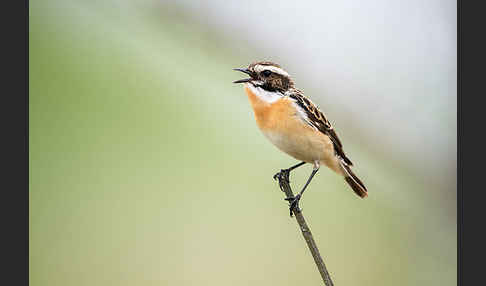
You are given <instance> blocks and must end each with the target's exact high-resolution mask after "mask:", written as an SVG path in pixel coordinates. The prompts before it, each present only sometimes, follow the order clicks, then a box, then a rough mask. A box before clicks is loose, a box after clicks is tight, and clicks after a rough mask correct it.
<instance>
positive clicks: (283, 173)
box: [273, 169, 290, 183]
mask: <svg viewBox="0 0 486 286" xmlns="http://www.w3.org/2000/svg"><path fill="white" fill-rule="evenodd" d="M289 173H290V171H289V169H281V170H280V172H278V173H277V174H275V175H273V179H274V180H279V181H281V180H285V181H287V183H288V182H289Z"/></svg>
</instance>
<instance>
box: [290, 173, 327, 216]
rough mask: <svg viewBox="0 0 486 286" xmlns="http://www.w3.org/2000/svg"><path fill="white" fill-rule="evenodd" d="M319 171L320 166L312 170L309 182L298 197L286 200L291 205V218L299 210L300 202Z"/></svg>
mask: <svg viewBox="0 0 486 286" xmlns="http://www.w3.org/2000/svg"><path fill="white" fill-rule="evenodd" d="M317 171H319V166H318V165H317V166H314V169H313V170H312V173H311V174H310V177H309V179H307V182H306V183H305V185H304V188H302V191H300V192H299V193H298V194H297V196H295V197H294V198H286V199H285V200H286V201H288V202H289V203H290V204H289V210H290V216H292V212H294V210H298V209H299V201H300V199H301V198H302V195H303V194H304V191H305V189H306V188H307V186H308V185H309V183H310V182H311V181H312V178H313V177H314V175H315V174H316V173H317Z"/></svg>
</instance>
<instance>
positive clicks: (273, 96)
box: [245, 83, 283, 104]
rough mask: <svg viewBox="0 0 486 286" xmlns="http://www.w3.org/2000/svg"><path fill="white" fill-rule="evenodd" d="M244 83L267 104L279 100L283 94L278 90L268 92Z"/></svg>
mask: <svg viewBox="0 0 486 286" xmlns="http://www.w3.org/2000/svg"><path fill="white" fill-rule="evenodd" d="M245 84H246V86H247V87H248V88H249V89H250V90H251V91H252V92H253V93H254V94H255V95H256V96H258V98H260V99H261V100H263V101H264V102H266V103H268V104H271V103H274V102H275V101H277V100H279V99H280V98H282V96H283V94H282V93H280V92H278V91H275V92H270V91H266V90H264V89H263V88H261V87H255V86H254V85H253V84H251V83H245Z"/></svg>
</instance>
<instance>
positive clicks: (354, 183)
mask: <svg viewBox="0 0 486 286" xmlns="http://www.w3.org/2000/svg"><path fill="white" fill-rule="evenodd" d="M341 166H342V167H343V170H344V173H345V175H344V179H345V180H346V182H347V183H348V184H349V186H351V188H352V189H353V191H354V192H355V193H356V194H357V195H358V196H360V197H361V198H366V197H367V196H368V190H367V189H366V187H365V185H364V184H363V182H361V180H360V179H359V178H358V177H357V176H356V175H355V174H354V173H353V171H352V170H351V168H350V167H349V166H348V165H347V164H346V163H345V162H341Z"/></svg>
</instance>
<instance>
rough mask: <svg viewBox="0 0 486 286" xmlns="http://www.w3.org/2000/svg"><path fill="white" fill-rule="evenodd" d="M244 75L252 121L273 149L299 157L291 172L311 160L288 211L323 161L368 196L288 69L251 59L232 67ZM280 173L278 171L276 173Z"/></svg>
mask: <svg viewBox="0 0 486 286" xmlns="http://www.w3.org/2000/svg"><path fill="white" fill-rule="evenodd" d="M233 70H235V71H239V72H242V73H245V74H247V75H248V76H249V77H248V78H245V79H240V80H236V81H234V82H233V83H242V84H243V85H244V90H245V92H246V95H247V97H248V100H249V102H250V105H251V107H252V109H253V113H254V117H255V121H256V123H257V125H258V127H259V129H260V130H261V131H262V133H263V134H264V136H265V137H266V138H267V139H268V140H269V141H270V142H271V143H273V145H275V146H276V147H277V148H278V149H280V150H281V151H283V152H284V153H286V154H288V155H290V156H291V157H293V158H295V159H297V160H299V161H301V162H300V163H299V164H297V165H295V166H292V167H290V168H288V169H282V170H281V172H282V171H286V172H288V173H289V174H290V171H292V170H295V169H296V168H298V167H300V166H302V165H304V164H307V163H308V164H312V165H313V168H312V172H311V174H310V176H309V178H308V179H307V182H306V183H305V185H304V187H303V188H302V190H301V191H300V192H299V193H298V194H297V195H296V196H295V197H293V198H287V199H286V200H287V201H289V209H290V215H291V216H292V212H293V211H295V210H298V209H299V208H298V203H299V201H300V199H301V198H302V195H303V194H304V191H305V190H306V188H307V186H308V185H309V183H310V182H311V180H312V178H313V177H314V175H315V174H316V173H317V172H318V171H319V169H320V167H321V166H322V165H324V166H326V167H328V168H329V169H331V170H332V171H334V172H335V173H337V174H338V175H340V176H342V177H344V179H345V181H346V182H347V184H348V185H349V186H350V187H351V189H352V190H353V191H354V193H356V195H358V196H359V197H360V198H366V197H367V196H368V190H367V189H366V187H365V185H364V184H363V182H362V181H361V180H360V179H359V178H358V176H356V174H355V173H354V172H353V171H352V170H351V167H352V166H353V163H352V162H351V160H350V159H349V158H348V157H347V156H346V154H345V153H344V149H343V145H342V143H341V140H340V139H339V137H338V135H337V133H336V131H335V130H334V128H333V126H332V124H331V122H330V121H329V120H328V119H327V118H326V116H325V115H324V113H323V112H322V111H321V110H320V109H319V108H318V107H317V105H315V104H314V103H313V102H312V101H311V100H310V99H309V98H308V97H306V96H305V95H304V93H303V92H302V91H301V90H299V89H297V88H296V87H295V84H294V81H293V80H292V78H291V77H290V75H289V73H288V72H287V71H285V70H284V69H283V68H282V67H281V66H280V65H278V64H276V63H273V62H270V61H259V62H253V63H251V64H250V65H249V66H248V67H247V68H235V69H233ZM279 174H280V173H277V174H276V175H275V176H274V178H276V176H278V175H279Z"/></svg>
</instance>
